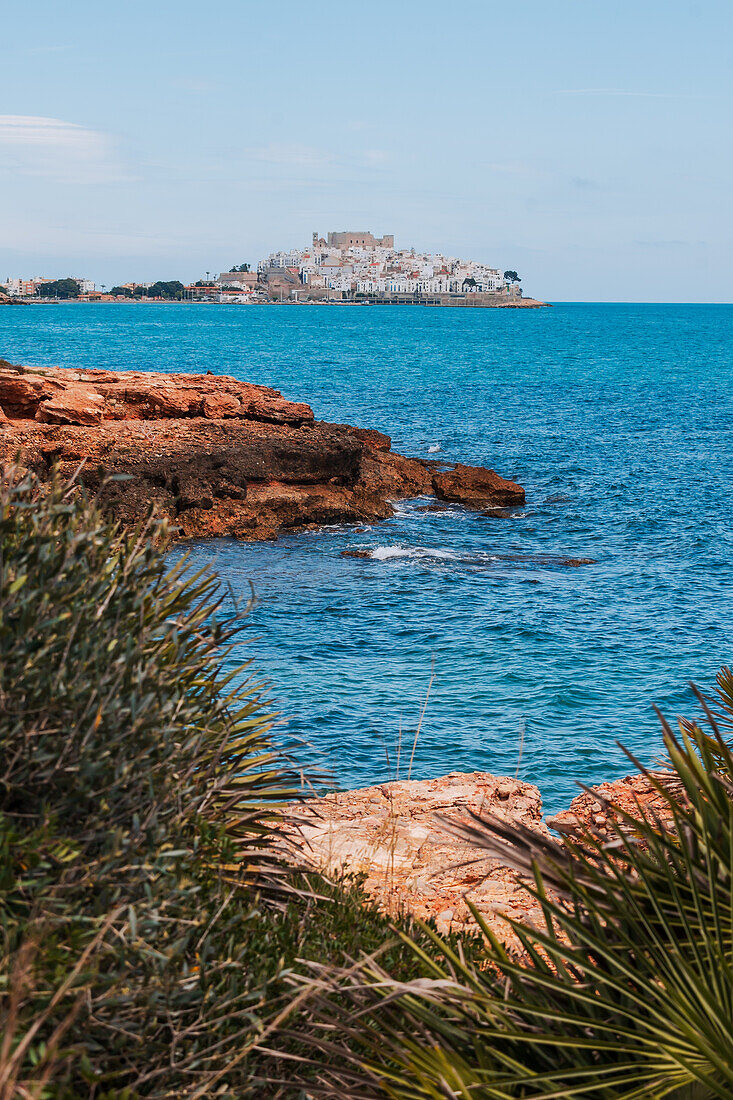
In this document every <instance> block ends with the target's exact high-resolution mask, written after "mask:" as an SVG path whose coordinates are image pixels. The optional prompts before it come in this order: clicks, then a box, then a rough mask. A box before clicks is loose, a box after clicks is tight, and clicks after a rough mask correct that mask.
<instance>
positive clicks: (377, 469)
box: [0, 360, 525, 540]
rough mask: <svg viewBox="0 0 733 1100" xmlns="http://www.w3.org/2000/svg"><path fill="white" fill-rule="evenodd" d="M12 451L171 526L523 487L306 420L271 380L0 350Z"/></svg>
mask: <svg viewBox="0 0 733 1100" xmlns="http://www.w3.org/2000/svg"><path fill="white" fill-rule="evenodd" d="M19 456H20V458H21V461H22V462H23V463H24V464H25V465H27V466H29V467H31V468H33V469H34V470H35V471H36V472H38V473H39V474H40V475H41V476H47V475H49V474H50V471H51V469H52V468H53V467H58V469H59V470H60V472H61V474H62V476H63V475H66V476H70V475H71V474H72V473H75V472H76V471H79V473H78V478H79V481H80V482H81V483H82V484H84V485H85V486H87V487H88V488H89V489H91V490H93V491H98V490H100V489H101V498H102V500H103V502H104V503H105V504H106V505H107V506H108V508H109V510H110V511H111V513H112V514H113V515H114V516H115V517H117V518H119V519H120V520H122V521H123V522H135V521H138V520H140V519H142V518H144V516H145V515H147V514H148V512H149V509H150V507H151V505H153V506H154V507H155V508H156V510H157V511H158V512H159V513H160V514H162V515H165V516H167V517H168V518H169V520H170V521H171V524H172V527H173V529H174V532H175V533H176V534H177V535H178V537H181V538H207V537H219V536H233V537H235V538H240V539H252V540H259V539H270V538H276V537H277V535H278V533H280V532H281V531H284V530H292V529H297V528H308V527H317V526H320V525H323V524H333V523H371V522H373V521H375V520H380V519H386V518H387V517H388V516H390V515H392V513H393V507H392V502H393V501H395V500H400V499H407V498H410V497H419V496H434V497H437V498H438V499H439V500H442V501H448V502H452V503H458V504H462V505H464V506H466V507H469V508H473V509H480V510H489V511H490V512H491V514H493V515H496V517H497V518H500V517H501V516H502V514H503V513H504V509H505V508H507V507H510V506H512V505H519V504H522V503H524V499H525V494H524V489H523V488H522V487H521V486H520V485H517V484H515V483H514V482H512V481H508V480H506V479H505V478H503V477H501V476H499V474H497V473H495V471H493V470H489V469H485V468H484V467H479V466H466V465H463V464H460V463H444V462H439V461H434V460H430V459H422V458H409V457H406V456H404V455H400V454H397V453H396V452H394V451H392V449H391V440H390V438H389V436H386V435H383V434H382V433H381V432H378V431H373V430H369V429H364V428H356V427H352V426H350V425H346V424H329V423H325V422H323V421H317V420H316V419H315V417H314V414H313V410H312V409H311V408H310V407H309V406H308V405H305V404H302V403H300V402H295V401H289V400H287V399H286V398H284V397H283V396H282V394H280V393H279V392H278V391H277V390H273V389H270V388H268V387H266V386H259V385H255V384H252V383H248V382H240V381H238V380H237V379H235V378H230V377H227V376H218V375H217V376H214V375H211V374H198V375H196V374H153V373H144V372H140V371H119V372H118V371H103V370H69V369H64V368H48V369H29V368H25V367H21V366H15V365H13V364H11V363H8V362H6V361H5V360H0V460H1V461H3V462H8V461H13V460H15V459H16V458H18V457H19ZM80 467H81V469H80ZM119 474H124V475H126V476H125V479H124V480H116V481H109V480H108V479H109V478H110V477H111V476H113V475H119Z"/></svg>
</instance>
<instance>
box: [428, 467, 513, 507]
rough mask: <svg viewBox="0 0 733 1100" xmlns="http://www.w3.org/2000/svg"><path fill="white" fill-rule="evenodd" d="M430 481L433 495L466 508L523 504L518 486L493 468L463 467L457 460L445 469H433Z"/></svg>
mask: <svg viewBox="0 0 733 1100" xmlns="http://www.w3.org/2000/svg"><path fill="white" fill-rule="evenodd" d="M432 484H433V491H434V493H435V495H436V497H439V498H440V499H441V500H449V501H452V502H454V503H456V504H465V505H466V506H467V507H469V508H481V509H486V508H489V507H490V506H491V505H492V504H493V505H498V506H499V507H504V506H506V505H510V504H524V499H525V497H524V489H523V488H522V487H521V485H517V484H516V483H515V482H514V481H507V480H506V478H503V477H500V476H499V474H497V473H496V471H495V470H488V469H485V468H484V467H483V466H464V465H463V464H462V463H460V462H459V463H456V465H455V466H453V467H452V468H450V469H448V470H436V471H435V472H434V473H433V476H432Z"/></svg>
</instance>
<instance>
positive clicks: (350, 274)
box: [0, 231, 545, 308]
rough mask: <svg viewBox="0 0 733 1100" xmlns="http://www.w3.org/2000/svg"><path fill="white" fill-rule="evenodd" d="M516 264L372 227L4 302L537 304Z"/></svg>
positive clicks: (43, 283) (21, 283)
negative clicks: (411, 243) (191, 277)
mask: <svg viewBox="0 0 733 1100" xmlns="http://www.w3.org/2000/svg"><path fill="white" fill-rule="evenodd" d="M520 283H521V279H520V278H519V275H518V274H517V272H516V271H504V272H501V271H500V270H499V269H498V268H493V267H489V266H488V265H487V264H484V263H480V262H478V261H475V260H463V259H460V258H458V257H456V256H444V255H443V254H442V253H432V252H418V251H417V250H416V249H415V248H401V249H400V248H396V247H395V242H394V236H393V235H391V234H387V235H385V236H382V237H375V236H374V235H373V234H372V233H370V232H362V231H358V232H357V231H351V232H330V233H329V234H328V236H327V237H325V238H324V237H321V236H319V235H318V233H314V234H313V237H312V240H311V243H310V244H309V245H308V246H307V247H306V248H302V249H291V250H290V251H287V252H286V251H277V252H271V253H270V254H269V255H268V256H266V257H265V258H264V259H262V260H260V262H259V263H258V264H257V268H256V270H254V271H253V270H252V269H251V265H250V264H246V263H243V264H240V265H239V266H237V265H235V266H234V267H232V268H231V269H230V270H229V271H222V272H221V273H220V274H219V275H218V276H216V275H215V276H213V277H212V275H211V273H210V272H206V278H202V279H199V280H197V281H196V282H194V283H188V284H185V283H182V282H180V281H178V280H171V281H166V282H164V281H158V282H154V283H153V282H135V283H124V284H121V285H119V286H113V287H112V288H111V289H110V290H109V291H108V290H107V288H106V287H105V286H102V287H100V288H98V287H96V286H95V284H94V283H93V282H91V281H90V280H88V279H82V278H73V277H67V278H63V279H47V278H41V277H37V278H32V279H22V278H8V279H7V280H6V281H5V283H4V284H3V285H0V295H4V298H5V300H6V301H11V302H12V301H26V302H31V301H35V302H38V301H59V300H67V299H74V300H80V301H124V300H128V299H132V300H143V301H150V300H153V301H166V300H174V301H193V302H232V303H256V302H261V303H282V304H284V303H286V302H288V303H315V302H340V303H348V302H351V303H361V304H375V305H389V304H410V305H435V306H488V307H502V306H503V307H513V308H532V307H535V306H542V305H544V304H545V303H543V302H539V301H536V300H535V299H533V298H525V297H523V295H522V290H521V287H520Z"/></svg>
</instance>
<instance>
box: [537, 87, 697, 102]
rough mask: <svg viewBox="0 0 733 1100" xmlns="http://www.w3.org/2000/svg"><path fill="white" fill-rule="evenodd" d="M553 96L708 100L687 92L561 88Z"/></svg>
mask: <svg viewBox="0 0 733 1100" xmlns="http://www.w3.org/2000/svg"><path fill="white" fill-rule="evenodd" d="M553 95H611V96H632V97H634V98H637V99H706V98H708V97H706V96H703V95H695V94H694V93H689V94H688V93H685V92H635V91H630V90H629V89H626V88H559V89H558V90H557V91H555V92H553Z"/></svg>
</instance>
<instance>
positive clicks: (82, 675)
mask: <svg viewBox="0 0 733 1100" xmlns="http://www.w3.org/2000/svg"><path fill="white" fill-rule="evenodd" d="M0 505H1V507H2V575H1V578H0V581H1V589H0V593H1V594H0V658H1V661H2V679H1V681H0V703H1V704H2V706H1V710H0V853H1V855H2V864H1V866H0V875H1V877H2V895H1V897H0V927H1V928H2V945H1V950H2V960H1V964H0V981H1V982H2V989H1V990H0V992H2V994H3V1005H2V1010H3V1013H4V1021H3V1022H4V1029H3V1031H4V1035H5V1043H4V1045H3V1046H2V1051H1V1052H0V1095H2V1096H5V1095H8V1096H10V1095H13V1092H12V1088H16V1087H17V1088H19V1087H20V1085H19V1084H18V1082H25V1085H24V1087H27V1088H28V1089H29V1090H30V1093H29V1094H30V1095H35V1094H36V1093H37V1092H38V1090H39V1088H41V1086H43V1090H44V1094H48V1095H51V1093H48V1089H49V1088H51V1087H53V1089H55V1090H56V1091H55V1092H53V1095H59V1096H67V1095H68V1096H77V1095H78V1096H88V1095H102V1094H103V1093H105V1092H107V1093H109V1094H110V1095H112V1092H111V1091H110V1090H112V1091H114V1090H117V1091H118V1090H121V1089H125V1088H129V1089H132V1090H133V1093H134V1094H140V1095H150V1096H163V1095H166V1096H169V1095H176V1096H183V1095H186V1096H188V1095H190V1096H194V1095H201V1096H203V1095H210V1094H211V1093H212V1092H217V1094H218V1092H219V1091H222V1090H223V1092H224V1093H225V1094H231V1095H240V1094H241V1086H243V1083H244V1081H245V1074H244V1070H243V1065H244V1061H245V1055H246V1051H247V1048H248V1047H249V1046H251V1044H252V1041H253V1036H254V1035H255V1034H256V1033H257V1031H258V1029H259V1028H260V1027H261V1018H262V1013H263V999H262V995H261V991H260V990H259V989H258V987H257V985H256V983H255V984H253V983H252V982H251V981H250V974H249V970H248V964H249V963H250V962H251V957H250V955H249V954H248V943H247V940H248V937H250V932H251V929H252V927H253V924H255V923H256V922H257V919H258V913H259V911H260V901H259V894H256V893H255V888H256V889H257V891H263V890H264V891H265V892H268V891H273V890H277V889H279V887H280V879H281V876H282V871H281V869H280V867H279V864H278V862H277V860H276V859H275V858H274V857H273V855H272V853H271V844H270V834H271V830H272V826H273V824H274V823H275V822H276V820H277V816H278V814H277V807H278V805H279V804H280V803H281V802H282V801H283V800H284V799H286V798H287V797H291V796H292V794H293V789H294V782H293V778H292V777H291V775H289V774H288V773H287V772H286V770H284V768H283V765H282V763H280V762H278V761H277V759H276V757H275V756H274V754H273V750H272V747H271V744H270V741H269V730H270V727H271V724H272V718H271V715H270V714H269V712H268V709H267V707H266V705H265V700H264V698H263V695H262V691H261V689H260V688H259V687H258V686H257V685H254V684H251V683H244V684H243V685H242V684H240V683H239V682H238V681H239V679H240V678H241V671H242V670H241V669H238V670H237V671H236V672H230V673H228V674H227V673H225V671H224V662H225V661H226V658H227V655H228V652H229V648H230V647H231V645H232V642H233V640H234V639H235V637H236V635H237V633H238V632H239V630H240V629H241V626H242V623H241V616H240V615H236V616H234V617H233V618H232V617H229V618H228V619H227V618H222V617H221V616H220V615H217V612H218V611H219V610H220V604H219V597H218V594H217V580H216V578H215V576H213V575H212V574H210V573H208V572H202V573H197V574H193V575H191V574H190V572H188V571H187V569H186V566H185V564H183V565H179V566H176V567H175V568H173V569H172V570H168V571H166V569H165V568H164V558H163V554H164V550H165V544H166V538H165V530H164V529H163V528H161V526H160V525H159V524H157V523H154V522H152V521H151V523H150V524H148V525H146V526H145V527H143V528H141V529H139V530H137V531H133V532H125V531H121V530H118V529H117V528H116V527H114V526H112V525H110V523H109V522H108V521H107V520H106V519H104V518H103V516H102V515H101V513H100V512H99V511H98V510H97V508H96V507H95V505H94V503H93V502H89V501H87V500H86V499H85V498H84V496H83V495H82V493H81V492H80V491H79V490H78V489H75V488H74V487H73V486H62V485H59V484H52V485H51V486H48V487H43V486H41V485H39V484H38V482H37V481H36V480H35V479H34V478H33V477H31V476H30V475H26V476H22V475H21V474H20V473H16V474H13V473H12V472H11V474H10V475H9V476H7V477H6V479H5V481H4V484H3V490H2V499H1V501H0ZM250 938H251V937H250ZM46 1077H48V1080H46ZM13 1082H15V1084H13ZM49 1082H53V1085H51V1084H50V1083H49ZM34 1090H35V1091H34ZM19 1094H20V1093H19Z"/></svg>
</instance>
